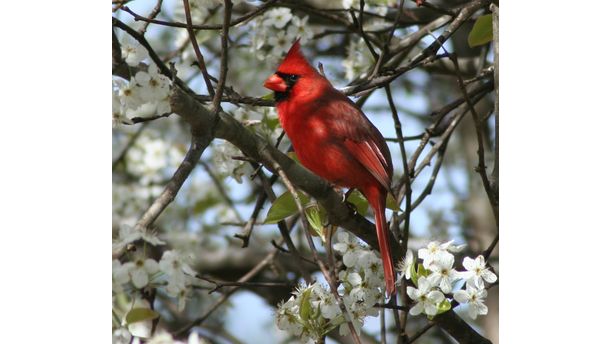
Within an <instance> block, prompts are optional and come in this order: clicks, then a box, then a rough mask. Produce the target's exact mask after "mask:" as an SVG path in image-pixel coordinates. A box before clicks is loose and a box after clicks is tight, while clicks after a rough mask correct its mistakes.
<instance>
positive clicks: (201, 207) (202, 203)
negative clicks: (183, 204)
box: [193, 194, 220, 214]
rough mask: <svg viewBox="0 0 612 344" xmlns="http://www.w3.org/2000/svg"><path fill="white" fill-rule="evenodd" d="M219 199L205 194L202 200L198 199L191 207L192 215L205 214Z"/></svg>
mask: <svg viewBox="0 0 612 344" xmlns="http://www.w3.org/2000/svg"><path fill="white" fill-rule="evenodd" d="M219 201H220V199H219V198H217V197H215V196H214V195H212V194H207V195H206V196H204V198H202V199H200V200H199V201H197V202H196V204H195V205H194V206H193V213H194V214H201V213H203V212H205V211H206V210H207V209H209V208H212V207H213V206H215V205H217V204H218V203H219Z"/></svg>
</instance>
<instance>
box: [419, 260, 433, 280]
mask: <svg viewBox="0 0 612 344" xmlns="http://www.w3.org/2000/svg"><path fill="white" fill-rule="evenodd" d="M429 274H431V271H429V270H427V269H425V267H424V266H423V264H419V268H418V270H417V281H418V280H419V277H421V276H422V277H427V276H429Z"/></svg>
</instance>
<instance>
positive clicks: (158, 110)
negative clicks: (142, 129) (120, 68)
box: [112, 35, 170, 126]
mask: <svg viewBox="0 0 612 344" xmlns="http://www.w3.org/2000/svg"><path fill="white" fill-rule="evenodd" d="M121 57H122V58H123V59H124V60H125V62H126V63H127V64H128V66H130V67H136V68H138V67H140V66H141V64H140V63H141V62H143V61H144V60H145V59H147V58H148V57H149V55H148V54H147V51H146V50H145V49H144V47H142V46H141V45H140V44H139V43H138V42H136V41H135V40H134V39H133V38H131V37H128V36H127V35H126V36H124V38H123V39H122V41H121ZM112 89H113V125H114V126H117V125H119V124H132V120H131V119H132V118H134V117H151V116H161V115H164V114H167V113H170V101H169V98H170V79H168V78H167V77H166V76H165V75H162V74H160V72H159V70H158V69H157V67H156V66H155V65H154V64H153V63H151V64H149V66H148V68H147V70H146V71H144V70H140V71H138V72H136V73H135V74H134V75H133V76H131V78H130V80H129V81H127V80H124V79H122V78H113V80H112Z"/></svg>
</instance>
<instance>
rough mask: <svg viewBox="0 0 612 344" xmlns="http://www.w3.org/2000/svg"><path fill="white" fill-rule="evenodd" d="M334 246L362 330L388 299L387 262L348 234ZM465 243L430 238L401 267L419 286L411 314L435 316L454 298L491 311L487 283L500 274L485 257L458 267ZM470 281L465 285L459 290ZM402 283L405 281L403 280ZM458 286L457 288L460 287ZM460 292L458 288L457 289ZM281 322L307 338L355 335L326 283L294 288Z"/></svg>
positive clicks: (353, 317) (474, 310) (413, 291)
mask: <svg viewBox="0 0 612 344" xmlns="http://www.w3.org/2000/svg"><path fill="white" fill-rule="evenodd" d="M337 239H338V242H337V243H335V244H334V245H333V248H334V250H335V251H336V252H338V253H340V254H341V255H342V262H343V263H344V266H345V269H343V270H341V271H340V272H339V274H338V277H339V280H340V284H339V287H338V293H339V294H340V297H341V299H342V302H343V303H344V306H345V309H346V310H347V313H348V317H349V318H350V321H351V322H352V323H353V326H354V327H355V329H356V331H357V332H359V331H360V329H361V327H363V324H364V319H365V317H366V316H378V314H379V311H380V308H379V307H376V305H377V304H382V303H384V295H385V294H384V293H385V283H384V273H383V268H382V260H381V259H380V257H379V255H378V254H377V253H375V252H374V251H372V250H371V249H369V248H366V247H364V246H363V245H362V244H360V243H359V242H358V241H357V240H356V239H355V238H353V237H351V236H350V235H349V234H348V233H346V232H340V233H338V235H337ZM464 247H465V245H454V244H453V241H449V242H446V243H442V244H441V243H439V242H437V241H433V242H430V243H429V244H428V245H427V247H425V248H421V249H419V250H418V258H419V259H420V261H418V260H416V259H415V258H414V255H413V253H412V251H411V250H410V249H409V250H408V251H407V253H406V256H405V257H404V259H403V260H402V262H401V263H400V266H399V268H398V270H399V272H400V280H401V278H406V279H407V280H409V281H412V283H414V284H415V286H416V288H415V287H412V286H409V287H407V290H406V291H407V294H408V296H409V297H410V299H412V300H413V301H414V304H413V305H412V307H411V308H410V311H409V313H410V314H411V315H413V316H416V315H419V314H422V313H423V314H426V315H427V316H429V317H433V316H435V315H436V314H439V313H442V312H445V311H447V310H449V309H450V308H451V300H450V299H452V298H454V299H455V300H456V301H457V302H459V303H461V304H467V305H468V313H469V315H470V317H471V318H473V319H475V318H476V317H477V316H478V315H485V314H487V312H488V309H487V306H486V305H485V304H484V301H485V299H486V297H487V291H486V289H485V287H486V285H485V282H486V283H493V282H495V281H496V280H497V276H496V275H495V274H494V273H493V272H492V271H491V270H490V269H489V268H488V267H487V266H486V262H485V260H484V257H483V256H482V255H479V256H478V257H476V258H470V257H465V258H464V259H463V268H464V269H465V270H463V271H457V270H455V268H454V262H455V256H454V253H458V252H460V251H461V250H462V249H463V248H464ZM464 282H465V289H459V288H458V287H459V286H462V285H463V283H464ZM398 283H399V281H398ZM454 290H455V291H454ZM453 291H454V292H453ZM275 318H276V325H277V327H278V328H279V329H280V330H283V331H287V332H288V333H289V334H291V335H293V336H296V337H299V338H300V339H301V340H302V341H304V342H307V341H308V340H315V341H316V340H317V339H319V338H322V337H323V336H324V335H325V334H327V333H329V332H330V331H331V330H333V329H334V328H336V327H338V326H340V334H341V335H347V334H348V333H349V326H348V321H347V319H346V318H345V315H344V314H343V312H342V311H341V309H340V307H339V305H338V302H337V301H336V299H335V298H334V296H333V294H332V292H331V291H330V290H329V288H327V287H325V286H323V285H322V284H321V283H319V282H318V281H317V282H314V283H312V284H311V285H308V286H306V285H302V286H300V287H298V288H297V290H295V291H294V292H293V296H291V298H289V300H287V301H285V302H282V303H281V304H279V306H278V309H277V311H276V317H275Z"/></svg>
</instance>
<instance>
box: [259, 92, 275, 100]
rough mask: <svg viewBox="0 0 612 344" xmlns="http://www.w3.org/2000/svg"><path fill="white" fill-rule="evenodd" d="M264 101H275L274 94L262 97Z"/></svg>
mask: <svg viewBox="0 0 612 344" xmlns="http://www.w3.org/2000/svg"><path fill="white" fill-rule="evenodd" d="M261 99H262V100H274V92H270V93H268V94H266V95H265V96H263V97H261Z"/></svg>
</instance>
